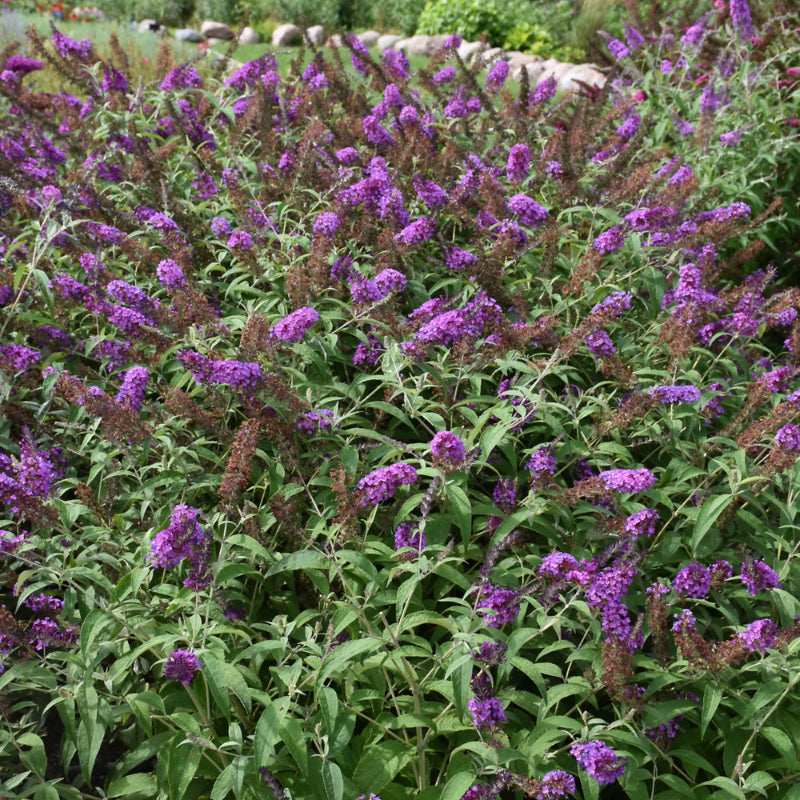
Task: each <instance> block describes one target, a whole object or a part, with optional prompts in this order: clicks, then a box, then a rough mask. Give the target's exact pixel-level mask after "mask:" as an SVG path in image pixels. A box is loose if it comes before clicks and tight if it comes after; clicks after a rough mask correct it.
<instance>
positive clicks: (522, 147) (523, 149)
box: [506, 143, 531, 183]
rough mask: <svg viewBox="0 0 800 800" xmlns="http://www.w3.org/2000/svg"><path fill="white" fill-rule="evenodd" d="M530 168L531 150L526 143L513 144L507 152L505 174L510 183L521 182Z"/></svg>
mask: <svg viewBox="0 0 800 800" xmlns="http://www.w3.org/2000/svg"><path fill="white" fill-rule="evenodd" d="M530 168H531V151H530V149H529V148H528V145H526V144H521V143H520V144H515V145H514V146H513V147H512V148H511V150H510V151H509V153H508V161H507V162H506V175H507V177H508V180H509V181H511V183H522V182H523V181H524V180H525V178H527V177H528V172H529V171H530Z"/></svg>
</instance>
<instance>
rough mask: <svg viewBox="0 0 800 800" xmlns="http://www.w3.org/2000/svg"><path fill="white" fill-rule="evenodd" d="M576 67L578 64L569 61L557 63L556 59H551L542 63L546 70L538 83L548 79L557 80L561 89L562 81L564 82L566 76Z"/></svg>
mask: <svg viewBox="0 0 800 800" xmlns="http://www.w3.org/2000/svg"><path fill="white" fill-rule="evenodd" d="M550 62H555V63H550ZM576 66H577V64H570V63H569V61H556V60H555V59H554V58H549V59H548V60H547V61H543V62H542V67H544V69H543V70H542V74H541V75H540V76H539V80H538V81H537V83H542V82H543V81H546V80H547V79H548V78H555V80H556V84H557V85H558V87H559V88H560V86H561V81H562V80H563V78H564V76H565V75H566V74H567V73H568V72H570V71H571V70H573V69H575V67H576Z"/></svg>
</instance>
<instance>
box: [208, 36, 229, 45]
mask: <svg viewBox="0 0 800 800" xmlns="http://www.w3.org/2000/svg"><path fill="white" fill-rule="evenodd" d="M220 42H223V43H224V42H225V40H224V39H217V37H216V36H212V37H211V38H210V39H206V44H207V45H208V46H209V47H213V46H214V45H215V44H219V43H220Z"/></svg>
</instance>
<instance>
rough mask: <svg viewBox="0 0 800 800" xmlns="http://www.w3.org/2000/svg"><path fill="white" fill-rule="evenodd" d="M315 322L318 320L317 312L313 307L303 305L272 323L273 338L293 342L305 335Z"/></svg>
mask: <svg viewBox="0 0 800 800" xmlns="http://www.w3.org/2000/svg"><path fill="white" fill-rule="evenodd" d="M317 322H319V314H318V313H317V312H316V311H315V310H314V309H313V308H309V307H308V306H304V307H303V308H298V309H297V311H293V312H292V313H291V314H289V316H288V317H284V319H282V320H281V321H280V322H278V323H276V324H275V325H273V327H272V333H273V335H274V336H275V338H277V339H280V340H281V341H282V342H287V343H288V344H294V343H295V342H299V341H300V340H301V339H302V338H303V336H305V334H306V331H308V330H309V329H310V328H312V327H313V326H314V325H316V324H317Z"/></svg>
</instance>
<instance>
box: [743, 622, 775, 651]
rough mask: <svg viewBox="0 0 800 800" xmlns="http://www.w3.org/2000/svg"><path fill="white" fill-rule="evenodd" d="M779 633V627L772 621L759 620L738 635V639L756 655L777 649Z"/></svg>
mask: <svg viewBox="0 0 800 800" xmlns="http://www.w3.org/2000/svg"><path fill="white" fill-rule="evenodd" d="M778 631H779V628H778V626H777V625H776V624H775V623H774V622H773V621H772V620H771V619H757V620H756V621H755V622H751V623H750V624H749V625H748V626H747V627H746V628H745V629H744V630H743V631H741V633H738V634H737V638H738V639H739V641H740V642H741V643H742V644H743V645H744V646H745V647H746V648H747V649H748V650H749V651H750V652H751V653H755V652H757V651H758V650H769V649H770V648H772V647H775V637H776V636H777V635H778Z"/></svg>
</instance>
